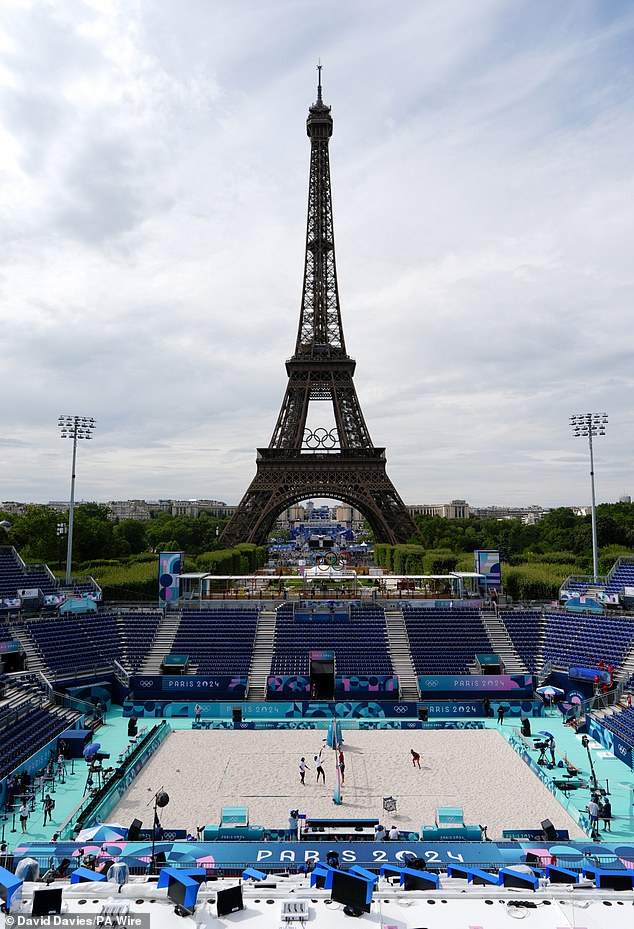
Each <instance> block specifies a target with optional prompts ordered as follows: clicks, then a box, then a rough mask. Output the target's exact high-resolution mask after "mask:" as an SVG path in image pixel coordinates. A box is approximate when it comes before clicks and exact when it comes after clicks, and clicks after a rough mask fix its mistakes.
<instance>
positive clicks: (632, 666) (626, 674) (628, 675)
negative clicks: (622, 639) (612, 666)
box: [614, 645, 634, 684]
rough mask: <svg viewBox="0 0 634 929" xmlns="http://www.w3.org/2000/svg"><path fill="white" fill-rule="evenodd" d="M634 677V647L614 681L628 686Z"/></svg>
mask: <svg viewBox="0 0 634 929" xmlns="http://www.w3.org/2000/svg"><path fill="white" fill-rule="evenodd" d="M633 677H634V645H632V648H631V649H630V650H629V652H628V653H627V655H626V656H625V658H624V659H623V661H622V662H621V664H620V665H619V667H618V668H617V670H616V673H615V675H614V680H615V681H618V682H623V684H628V683H629V681H631V680H632V678H633Z"/></svg>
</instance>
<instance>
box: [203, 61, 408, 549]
mask: <svg viewBox="0 0 634 929" xmlns="http://www.w3.org/2000/svg"><path fill="white" fill-rule="evenodd" d="M332 125H333V123H332V117H331V115H330V107H329V106H326V105H325V104H324V103H323V101H322V88H321V68H319V81H318V87H317V102H316V103H315V104H313V106H311V107H310V108H309V111H308V119H307V121H306V129H307V132H308V136H309V138H310V178H309V191H308V222H307V228H306V257H305V264H304V283H303V289H302V305H301V311H300V317H299V330H298V334H297V344H296V346H295V354H294V355H293V357H292V358H289V360H288V361H287V362H286V371H287V373H288V386H287V388H286V394H285V396H284V400H283V402H282V408H281V410H280V414H279V416H278V419H277V423H276V425H275V429H274V431H273V436H272V438H271V441H270V443H269V447H268V448H259V449H258V450H257V474H256V475H255V477H254V478H253V480H252V482H251V484H250V486H249V488H248V490H247V492H246V493H245V495H244V497H243V498H242V500H241V501H240V504H239V505H238V507H237V509H236V512H235V513H234V515H233V516H232V517H231V519H230V521H229V523H228V524H227V526H226V527H225V530H224V532H223V533H222V536H221V539H220V541H221V544H223V545H225V546H227V547H229V546H232V545H236V544H237V543H239V542H255V543H257V544H264V543H265V542H266V540H267V538H268V533H269V530H270V529H271V526H272V525H273V523H274V521H275V519H276V518H277V517H278V516H279V514H280V513H281V512H282V511H283V510H285V509H287V508H288V507H289V506H292V505H293V504H294V503H298V502H299V501H300V500H306V499H308V498H310V497H327V498H330V499H334V500H342V501H343V502H344V503H348V504H350V505H351V506H353V507H355V508H356V509H357V510H359V512H361V513H362V514H363V516H364V517H365V518H366V519H367V521H368V523H369V524H370V527H371V529H372V532H373V534H374V538H375V540H376V541H377V542H388V543H392V544H394V543H396V542H406V541H407V540H408V539H409V538H411V537H412V536H413V535H414V534H415V533H416V525H415V523H414V521H413V519H412V517H411V516H410V515H409V513H408V512H407V510H406V508H405V505H404V504H403V501H402V500H401V498H400V497H399V495H398V493H397V491H396V488H395V487H394V485H393V484H392V482H391V480H390V479H389V477H388V476H387V473H386V471H385V449H384V448H375V447H374V445H373V444H372V439H371V438H370V433H369V431H368V427H367V426H366V423H365V420H364V418H363V413H362V412H361V406H360V404H359V400H358V397H357V393H356V390H355V388H354V382H353V376H354V370H355V364H356V363H355V361H354V360H353V359H352V358H350V356H349V355H348V353H347V352H346V346H345V342H344V338H343V327H342V324H341V309H340V305H339V290H338V286H337V269H336V264H335V242H334V230H333V218H332V199H331V192H330V163H329V157H328V143H329V139H330V136H331V135H332ZM313 401H315V402H317V401H319V402H323V401H330V403H331V404H332V412H333V414H334V426H333V427H332V428H325V427H317V428H307V419H308V413H309V407H310V405H311V403H312V402H313Z"/></svg>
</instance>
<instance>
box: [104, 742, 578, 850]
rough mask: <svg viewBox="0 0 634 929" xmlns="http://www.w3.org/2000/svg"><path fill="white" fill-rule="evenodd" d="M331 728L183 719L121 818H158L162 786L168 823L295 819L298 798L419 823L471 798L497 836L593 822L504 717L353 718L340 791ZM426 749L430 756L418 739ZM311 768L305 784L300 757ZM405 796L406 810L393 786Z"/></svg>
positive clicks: (468, 809) (331, 813) (318, 812)
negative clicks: (318, 767)
mask: <svg viewBox="0 0 634 929" xmlns="http://www.w3.org/2000/svg"><path fill="white" fill-rule="evenodd" d="M323 737H324V731H323V730H305V729H302V730H261V731H259V730H236V731H230V730H187V729H177V730H175V731H173V732H172V733H170V735H169V736H168V737H167V738H166V740H165V741H164V742H163V744H162V746H161V747H160V749H159V750H158V751H157V752H156V754H155V755H154V756H153V757H152V759H151V760H150V762H149V764H148V765H147V766H146V767H145V768H144V769H143V771H142V772H141V773H140V774H139V776H138V777H137V779H136V780H135V782H134V783H133V784H132V786H131V787H130V789H129V790H128V792H127V793H126V795H125V797H124V798H123V799H122V800H121V802H120V803H119V804H118V806H117V807H116V808H115V810H114V811H113V812H112V813H111V815H110V819H111V820H112V821H117V822H121V823H128V822H130V821H131V820H132V819H133V818H134V817H138V818H139V819H141V820H142V821H143V823H144V826H145V827H146V828H147V827H149V826H151V822H152V807H151V804H152V798H153V795H154V793H155V792H156V791H157V790H159V789H160V788H163V789H164V790H166V791H167V793H168V794H169V795H170V803H169V805H168V806H166V807H165V808H164V809H163V810H162V811H161V815H160V818H161V823H162V825H163V827H164V828H185V829H189V830H191V831H192V832H193V833H194V834H195V828H196V826H203V825H206V824H218V823H219V822H220V814H221V809H222V807H223V806H246V807H248V809H249V821H250V823H251V824H252V825H263V826H266V827H268V828H272V829H276V828H277V829H283V828H286V826H287V822H288V814H289V810H291V809H293V808H298V809H299V810H300V812H303V813H306V814H307V815H308V816H309V817H311V816H312V817H351V818H367V817H371V818H377V819H379V820H380V821H381V822H383V823H384V824H385V825H388V826H390V825H392V824H394V825H396V826H397V827H398V828H399V829H400V830H411V831H415V832H418V830H419V829H420V827H421V825H423V824H424V825H432V824H433V823H434V817H435V812H436V808H437V807H439V806H461V807H463V809H464V815H465V822H466V823H467V824H469V825H477V824H480V825H486V826H487V827H488V835H489V837H490V838H494V839H499V838H501V837H502V830H503V829H521V828H528V829H539V828H540V823H541V821H542V820H543V819H550V820H551V821H552V823H553V824H554V826H555V827H556V828H557V829H568V831H569V832H570V837H571V838H583V837H584V833H583V832H582V830H581V829H580V828H579V826H578V825H577V824H576V823H575V822H574V820H573V819H572V818H571V817H570V816H569V815H568V813H566V811H565V810H564V809H563V808H562V807H561V806H560V805H559V804H558V802H557V800H556V799H555V798H554V797H553V796H552V794H550V793H549V791H548V790H547V789H546V788H545V787H544V786H543V785H542V784H541V783H540V781H539V780H538V779H537V778H536V777H535V776H534V775H533V774H532V773H531V771H530V770H529V769H528V767H527V766H526V765H525V764H524V762H523V761H521V759H520V758H519V757H518V756H517V755H516V754H515V752H514V751H513V749H512V748H511V747H510V745H508V743H507V742H506V741H505V739H504V738H503V737H502V735H501V734H500V733H499V732H497V731H496V730H494V729H455V730H454V729H439V730H433V729H430V730H415V731H411V732H408V731H404V730H345V729H344V732H343V737H344V753H345V760H346V769H345V783H344V786H343V787H342V791H341V793H342V800H343V802H342V803H341V805H336V804H335V803H334V802H333V799H332V797H333V787H334V781H335V755H334V753H333V752H332V751H331V750H330V749H328V748H324V749H323V758H324V769H325V773H326V784H325V786H324V785H323V783H321V782H320V783H319V784H317V782H316V773H315V763H314V760H313V756H314V755H315V754H317V753H318V752H319V750H320V749H321V748H322V746H323V745H324V743H323ZM411 748H414V749H415V750H416V751H418V752H420V755H421V768H420V770H419V769H418V768H415V767H414V766H413V765H412V762H411V755H410V749H411ZM302 756H304V758H305V759H306V763H307V765H308V766H309V770H308V771H307V772H306V783H305V785H304V786H302V784H301V783H300V778H299V768H298V764H299V760H300V758H301V757H302ZM386 796H394V797H395V798H396V800H397V811H396V813H385V812H384V810H383V798H384V797H386Z"/></svg>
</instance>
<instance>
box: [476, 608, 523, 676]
mask: <svg viewBox="0 0 634 929" xmlns="http://www.w3.org/2000/svg"><path fill="white" fill-rule="evenodd" d="M480 616H481V617H482V624H483V626H484V628H485V630H486V634H487V636H488V638H489V642H490V643H491V651H492V652H493V653H494V654H496V655H499V656H500V658H501V659H502V663H503V665H504V673H505V674H527V673H528V669H527V667H526V665H525V664H524V662H523V661H522V659H521V658H520V656H519V655H518V653H517V651H516V649H515V646H514V645H513V642H512V640H511V637H510V635H509V634H508V632H507V629H506V626H505V625H504V623H503V622H502V620H501V619H500V617H499V616H498V615H497V613H496V612H495V611H494V610H480Z"/></svg>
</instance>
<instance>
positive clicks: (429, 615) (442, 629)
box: [403, 602, 491, 674]
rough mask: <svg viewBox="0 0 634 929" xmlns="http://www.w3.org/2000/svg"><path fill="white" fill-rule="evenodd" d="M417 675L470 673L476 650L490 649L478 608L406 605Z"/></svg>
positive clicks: (404, 608) (405, 613)
mask: <svg viewBox="0 0 634 929" xmlns="http://www.w3.org/2000/svg"><path fill="white" fill-rule="evenodd" d="M403 618H404V619H405V627H406V629H407V635H408V638H409V644H410V650H411V653H412V658H413V660H414V667H415V669H416V673H417V674H468V673H469V665H470V664H471V663H472V662H473V660H474V658H475V655H476V653H478V652H484V653H488V652H490V651H491V642H490V641H489V637H488V636H487V633H486V630H485V628H484V626H483V624H482V619H481V617H480V612H479V610H476V609H460V608H453V609H448V608H434V607H417V606H416V605H415V604H410V603H407V602H406V603H404V604H403Z"/></svg>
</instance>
